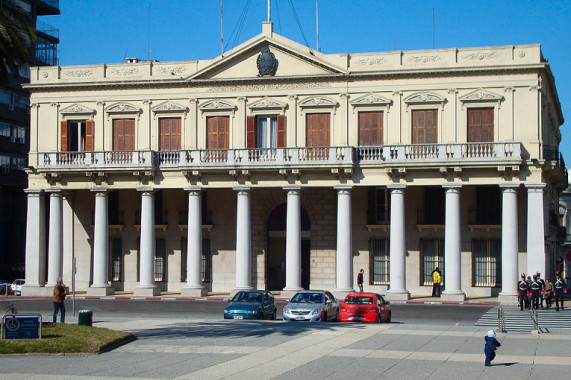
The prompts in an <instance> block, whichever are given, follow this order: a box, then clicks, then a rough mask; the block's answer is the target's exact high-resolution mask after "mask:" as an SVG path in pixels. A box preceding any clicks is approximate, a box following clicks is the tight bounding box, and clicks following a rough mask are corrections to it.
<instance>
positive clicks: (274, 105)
mask: <svg viewBox="0 0 571 380" xmlns="http://www.w3.org/2000/svg"><path fill="white" fill-rule="evenodd" d="M286 107H287V104H286V103H284V102H280V101H278V100H275V99H271V98H268V97H265V98H263V99H260V100H256V101H255V102H253V103H252V104H250V105H249V106H248V108H250V109H253V110H255V109H282V110H283V109H285V108H286Z"/></svg>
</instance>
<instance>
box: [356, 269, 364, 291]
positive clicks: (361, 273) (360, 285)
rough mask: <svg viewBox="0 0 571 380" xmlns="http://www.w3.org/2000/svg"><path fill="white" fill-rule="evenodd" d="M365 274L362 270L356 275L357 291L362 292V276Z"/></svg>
mask: <svg viewBox="0 0 571 380" xmlns="http://www.w3.org/2000/svg"><path fill="white" fill-rule="evenodd" d="M364 273H365V271H364V270H363V269H361V270H360V271H359V274H358V275H357V285H359V291H360V292H363V282H364V281H363V274H364Z"/></svg>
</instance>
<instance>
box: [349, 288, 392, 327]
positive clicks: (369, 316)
mask: <svg viewBox="0 0 571 380" xmlns="http://www.w3.org/2000/svg"><path fill="white" fill-rule="evenodd" d="M339 320H340V321H341V322H372V323H381V322H390V321H391V307H390V306H389V302H387V301H385V299H384V298H383V296H381V295H380V294H377V293H350V294H347V296H346V297H345V300H344V301H343V303H342V304H341V306H340V307H339Z"/></svg>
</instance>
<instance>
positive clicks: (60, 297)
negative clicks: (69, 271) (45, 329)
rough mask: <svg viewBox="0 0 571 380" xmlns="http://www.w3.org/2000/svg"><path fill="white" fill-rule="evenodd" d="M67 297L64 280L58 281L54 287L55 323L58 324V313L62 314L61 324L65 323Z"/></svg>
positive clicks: (59, 279)
mask: <svg viewBox="0 0 571 380" xmlns="http://www.w3.org/2000/svg"><path fill="white" fill-rule="evenodd" d="M65 296H66V290H65V285H64V284H63V280H62V279H61V278H58V279H57V282H56V284H55V286H54V297H53V301H54V315H53V323H56V319H57V314H58V311H59V312H60V322H61V323H64V322H65V305H64V303H63V302H64V300H65Z"/></svg>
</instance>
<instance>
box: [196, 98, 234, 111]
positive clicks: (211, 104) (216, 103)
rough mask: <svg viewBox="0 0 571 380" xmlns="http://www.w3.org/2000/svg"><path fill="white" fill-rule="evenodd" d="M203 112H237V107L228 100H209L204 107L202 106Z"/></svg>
mask: <svg viewBox="0 0 571 380" xmlns="http://www.w3.org/2000/svg"><path fill="white" fill-rule="evenodd" d="M198 108H200V110H201V111H223V110H235V109H236V106H235V105H234V104H232V103H230V102H228V101H226V100H219V99H215V100H208V101H206V102H205V103H203V104H202V105H200V106H199V107H198Z"/></svg>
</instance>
